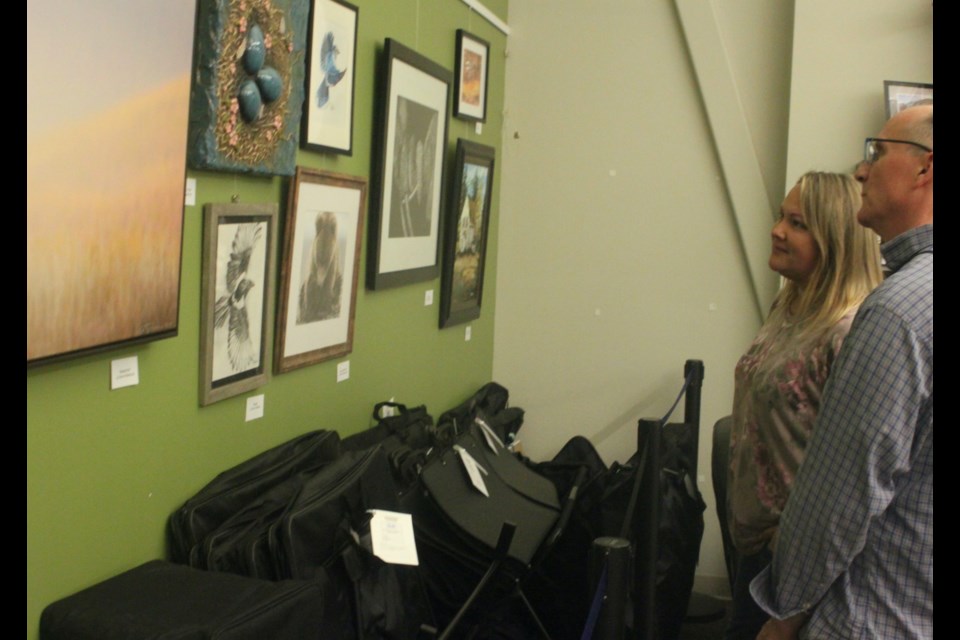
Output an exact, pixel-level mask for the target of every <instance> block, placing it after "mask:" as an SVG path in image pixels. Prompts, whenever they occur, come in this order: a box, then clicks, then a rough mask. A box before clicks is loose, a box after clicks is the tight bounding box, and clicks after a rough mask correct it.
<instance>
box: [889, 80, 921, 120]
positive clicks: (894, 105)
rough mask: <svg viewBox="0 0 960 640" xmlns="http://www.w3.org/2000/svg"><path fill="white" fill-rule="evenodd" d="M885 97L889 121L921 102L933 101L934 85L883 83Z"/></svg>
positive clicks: (897, 82)
mask: <svg viewBox="0 0 960 640" xmlns="http://www.w3.org/2000/svg"><path fill="white" fill-rule="evenodd" d="M883 97H884V104H885V106H886V114H887V119H888V120H889V119H890V118H892V117H893V116H894V115H896V114H898V113H900V112H901V111H903V110H904V109H906V108H907V107H911V106H913V105H915V104H917V103H918V102H920V101H921V100H933V85H932V84H924V83H922V82H900V81H897V80H884V81H883Z"/></svg>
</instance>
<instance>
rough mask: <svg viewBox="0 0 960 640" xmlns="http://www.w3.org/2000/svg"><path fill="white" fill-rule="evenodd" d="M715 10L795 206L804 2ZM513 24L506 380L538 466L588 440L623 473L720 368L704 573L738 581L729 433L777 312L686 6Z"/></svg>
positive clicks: (746, 98)
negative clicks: (673, 410)
mask: <svg viewBox="0 0 960 640" xmlns="http://www.w3.org/2000/svg"><path fill="white" fill-rule="evenodd" d="M717 5H721V6H720V7H719V9H718V11H717V20H716V22H717V25H718V28H719V30H720V31H721V34H722V37H723V39H724V42H725V43H726V45H727V51H719V52H718V53H717V55H727V54H728V53H729V57H730V59H731V67H732V69H733V71H734V77H735V81H736V82H737V83H738V84H741V83H748V84H749V88H748V89H747V90H745V91H744V92H742V93H741V101H742V102H743V104H744V107H745V108H744V110H745V112H746V113H747V114H748V116H749V117H750V120H751V122H752V123H753V125H752V126H756V129H755V130H754V138H755V139H754V140H752V141H751V142H750V144H751V146H752V147H753V148H755V150H756V152H757V157H758V158H760V159H761V161H762V162H763V165H764V166H763V169H764V171H763V173H764V184H766V185H767V188H768V189H770V190H772V191H774V192H775V194H774V196H773V199H774V200H775V201H776V202H777V203H779V200H780V197H781V194H782V184H783V175H782V173H783V160H782V158H784V157H785V148H786V124H787V123H786V103H787V98H786V96H787V95H788V94H787V92H786V87H787V84H788V78H789V56H790V41H789V29H788V30H787V32H788V33H787V34H786V37H783V34H782V33H781V32H780V29H781V28H782V27H781V26H778V25H783V24H789V21H790V19H791V16H792V9H791V7H790V6H789V3H770V2H768V1H767V0H750V1H745V0H738V2H735V3H734V2H726V3H717ZM726 5H732V6H729V7H727V6H726ZM764 25H766V26H767V27H768V28H763V27H764ZM510 26H511V29H512V33H511V36H510V38H509V40H508V57H507V82H506V109H507V113H506V116H505V120H504V135H505V136H506V139H505V141H504V150H503V158H502V161H503V176H504V177H503V183H502V185H501V187H502V191H501V200H500V211H501V216H500V236H499V259H498V281H497V310H496V335H495V341H494V377H495V379H496V380H498V381H499V382H501V383H502V384H504V385H506V386H507V387H508V388H509V389H510V391H511V398H512V399H513V401H514V402H516V403H517V404H519V405H520V406H522V407H523V408H524V409H525V410H526V411H527V414H526V415H527V419H526V423H525V426H524V428H523V431H522V432H521V438H522V440H523V442H524V450H525V452H527V453H528V454H529V455H531V456H532V457H534V458H535V459H540V458H548V457H550V456H552V455H553V454H554V453H555V452H556V451H557V450H558V449H559V448H560V447H561V446H562V445H563V443H565V442H566V441H567V440H568V439H569V438H570V437H572V436H573V435H576V434H582V435H586V436H588V437H589V438H590V439H591V440H592V441H593V442H594V444H596V445H597V447H598V449H599V450H600V452H601V454H602V455H603V456H604V458H605V459H606V460H607V462H608V463H609V462H612V461H613V460H624V459H626V457H627V456H629V454H630V453H631V451H633V450H634V449H635V446H636V444H635V439H636V435H635V425H636V421H637V419H638V418H640V417H659V416H660V415H662V414H663V413H664V412H665V411H666V410H667V408H668V407H669V406H670V403H671V402H672V401H673V399H674V397H675V396H676V393H677V391H678V390H679V387H680V384H681V383H682V377H683V364H684V361H685V360H686V359H688V358H695V359H700V360H703V361H704V365H705V371H706V374H705V381H704V386H703V406H702V419H701V439H700V445H701V446H700V463H699V466H700V468H699V475H700V476H701V482H700V486H701V490H702V491H703V493H704V497H705V499H706V500H707V503H708V510H707V514H706V518H707V531H706V534H705V537H704V544H703V548H702V552H701V564H700V573H702V574H704V575H707V576H724V575H725V570H724V567H723V560H722V550H721V547H720V542H719V530H718V528H717V521H716V516H715V508H714V505H713V489H712V485H711V484H710V482H709V476H710V459H709V447H710V441H711V432H712V431H711V430H712V427H713V424H714V422H715V421H716V420H717V419H719V418H720V417H722V416H724V415H726V414H727V413H729V411H730V403H731V398H732V393H733V367H734V364H735V363H736V360H737V358H739V356H740V354H741V353H742V352H743V351H744V349H745V348H746V346H747V345H748V344H749V342H750V340H751V339H752V337H753V336H754V334H755V333H756V331H757V329H758V327H759V324H760V314H759V312H758V311H757V305H756V303H755V298H754V293H753V290H752V288H751V283H750V279H749V277H748V273H747V266H746V261H745V259H744V256H743V252H742V250H741V249H740V245H739V239H738V236H737V227H736V222H735V220H734V214H733V212H732V210H731V207H730V204H729V200H728V194H727V191H726V188H725V185H724V182H723V179H722V177H721V167H720V165H719V163H718V160H717V156H716V153H715V151H714V143H713V138H712V136H711V132H710V127H709V125H708V122H707V119H706V115H705V112H704V108H703V104H702V101H701V97H700V93H699V89H698V82H697V78H696V76H695V74H694V71H693V68H692V66H691V62H690V60H689V57H688V55H687V51H686V45H685V41H684V36H683V32H682V28H681V24H680V21H679V19H678V15H677V12H676V10H675V8H674V4H673V2H672V1H671V0H643V1H640V2H635V1H632V0H606V1H598V2H592V3H583V2H577V1H575V0H550V1H547V0H513V2H511V4H510ZM771 32H773V33H771ZM778 174H779V175H778ZM760 208H761V209H762V210H760V211H756V212H754V214H753V215H756V216H763V217H766V218H767V219H769V216H770V207H767V206H766V205H765V204H762V205H761V207H760ZM769 278H770V282H771V283H772V282H773V276H772V275H770V276H769ZM678 417H679V416H678ZM721 582H722V580H721Z"/></svg>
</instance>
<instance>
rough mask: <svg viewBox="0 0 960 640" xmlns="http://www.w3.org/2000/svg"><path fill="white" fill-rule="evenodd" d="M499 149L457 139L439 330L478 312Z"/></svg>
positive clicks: (481, 295)
mask: <svg viewBox="0 0 960 640" xmlns="http://www.w3.org/2000/svg"><path fill="white" fill-rule="evenodd" d="M495 154H496V151H495V150H494V148H493V147H488V146H486V145H482V144H478V143H476V142H470V141H469V140H464V139H463V138H460V139H459V140H457V159H456V162H455V163H454V170H453V180H454V182H453V189H452V197H451V198H450V206H449V208H448V210H447V220H446V224H445V233H444V243H443V278H442V285H441V296H440V328H441V329H442V328H444V327H449V326H451V325H454V324H460V323H463V322H469V321H470V320H475V319H476V318H479V317H480V303H481V301H482V299H483V278H484V265H485V264H486V257H487V231H488V229H489V227H490V199H491V197H492V192H493V164H494V156H495Z"/></svg>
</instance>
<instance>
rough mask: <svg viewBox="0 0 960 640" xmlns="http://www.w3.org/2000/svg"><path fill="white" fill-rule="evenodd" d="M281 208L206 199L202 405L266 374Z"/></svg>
mask: <svg viewBox="0 0 960 640" xmlns="http://www.w3.org/2000/svg"><path fill="white" fill-rule="evenodd" d="M277 209H278V207H277V205H276V204H208V205H205V206H204V207H203V215H204V221H203V222H204V230H203V234H204V237H203V267H202V270H201V278H202V280H201V291H202V293H201V301H202V302H201V308H200V404H201V406H206V405H208V404H211V403H213V402H217V401H218V400H223V399H224V398H229V397H231V396H235V395H238V394H241V393H244V392H246V391H250V390H252V389H256V388H257V387H260V386H262V385H264V384H265V383H266V382H267V376H268V371H269V365H268V363H267V360H268V358H269V353H268V350H269V348H270V344H271V340H270V338H271V322H270V321H271V319H272V318H273V313H272V312H273V281H274V277H275V276H274V264H276V257H277Z"/></svg>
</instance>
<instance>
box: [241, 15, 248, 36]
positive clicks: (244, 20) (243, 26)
mask: <svg viewBox="0 0 960 640" xmlns="http://www.w3.org/2000/svg"><path fill="white" fill-rule="evenodd" d="M246 32H247V17H246V16H244V17H242V18H240V33H246Z"/></svg>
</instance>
